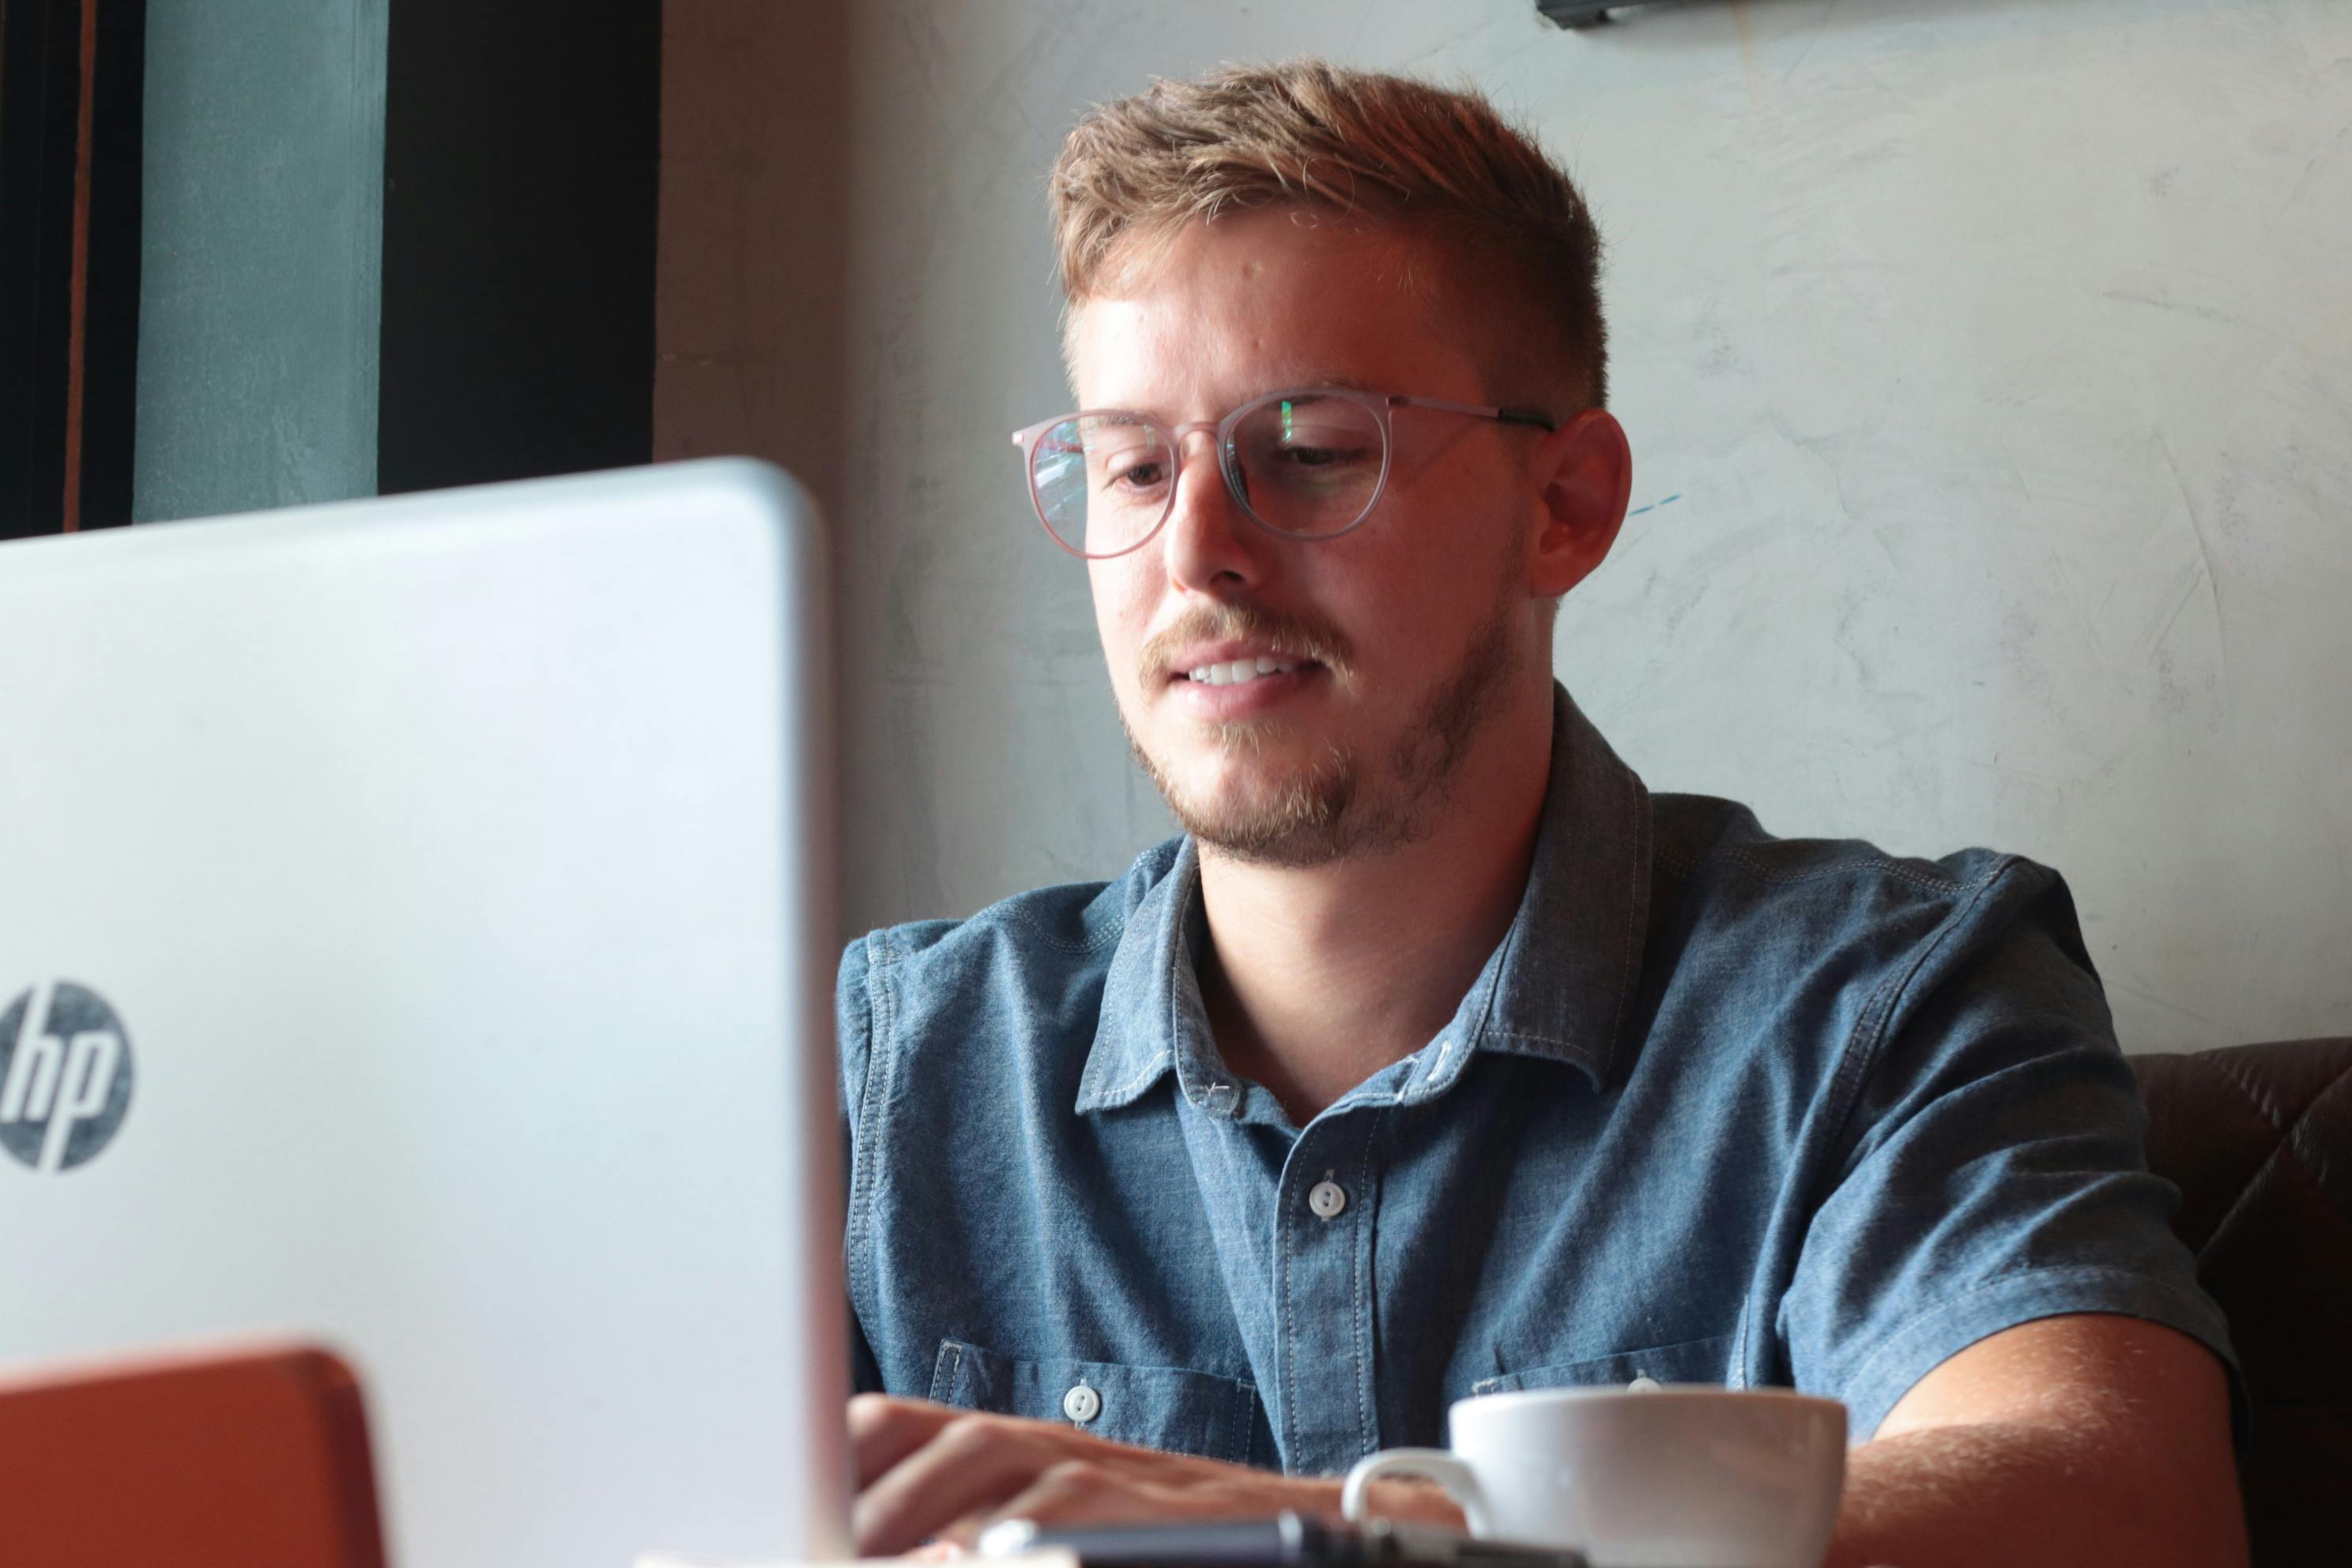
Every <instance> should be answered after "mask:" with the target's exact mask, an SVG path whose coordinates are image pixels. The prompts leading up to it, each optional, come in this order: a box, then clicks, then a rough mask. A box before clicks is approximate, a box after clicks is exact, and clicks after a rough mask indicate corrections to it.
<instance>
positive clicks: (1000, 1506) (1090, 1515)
mask: <svg viewBox="0 0 2352 1568" xmlns="http://www.w3.org/2000/svg"><path fill="white" fill-rule="evenodd" d="M1146 1490H1147V1488H1146V1487H1145V1486H1143V1484H1141V1483H1139V1482H1137V1481H1135V1480H1134V1479H1131V1478H1128V1477H1124V1476H1121V1475H1119V1474H1118V1473H1117V1472H1115V1471H1113V1470H1110V1469H1108V1468H1104V1467H1102V1466H1099V1465H1096V1464H1092V1463H1089V1462H1088V1461H1087V1460H1083V1459H1064V1460H1062V1461H1060V1462H1059V1463H1057V1464H1055V1465H1053V1466H1050V1467H1048V1468H1046V1469H1045V1471H1044V1472H1043V1473H1041V1474H1040V1475H1038V1476H1037V1477H1036V1479H1034V1480H1033V1481H1031V1482H1030V1483H1029V1485H1028V1486H1026V1487H1024V1489H1021V1490H1020V1491H1017V1492H1015V1493H1013V1495H1012V1496H1011V1497H1008V1498H1005V1499H1003V1500H1001V1501H999V1502H998V1503H996V1504H995V1505H994V1506H993V1507H991V1508H987V1509H982V1510H975V1511H973V1512H971V1513H968V1514H966V1515H965V1516H964V1517H963V1518H961V1519H959V1520H957V1521H955V1522H954V1523H952V1524H950V1525H947V1526H945V1527H944V1528H942V1529H941V1530H940V1532H939V1533H940V1540H942V1541H952V1542H957V1543H958V1544H960V1545H963V1546H977V1545H978V1544H979V1543H980V1538H981V1536H982V1534H983V1533H984V1532H986V1531H989V1530H990V1529H992V1528H993V1527H994V1526H996V1525H999V1524H1002V1523H1003V1522H1004V1521H1007V1520H1013V1519H1023V1520H1027V1521H1029V1522H1031V1523H1032V1524H1035V1525H1039V1526H1042V1527H1046V1528H1051V1527H1054V1526H1059V1525H1072V1524H1122V1523H1127V1522H1130V1521H1141V1520H1145V1519H1150V1518H1155V1517H1160V1516H1163V1515H1164V1514H1166V1513H1167V1512H1168V1511H1169V1510H1167V1509H1165V1508H1161V1509H1160V1510H1153V1509H1152V1508H1151V1507H1150V1505H1149V1503H1148V1502H1147V1501H1146V1500H1145V1499H1144V1493H1145V1491H1146Z"/></svg>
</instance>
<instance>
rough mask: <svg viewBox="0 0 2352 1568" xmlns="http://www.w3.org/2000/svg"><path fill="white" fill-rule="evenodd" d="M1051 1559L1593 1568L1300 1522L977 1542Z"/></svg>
mask: <svg viewBox="0 0 2352 1568" xmlns="http://www.w3.org/2000/svg"><path fill="white" fill-rule="evenodd" d="M1047 1549H1056V1550H1060V1551H1064V1552H1071V1553H1072V1554H1074V1555H1075V1556H1076V1558H1077V1560H1078V1562H1079V1563H1080V1564H1081V1565H1082V1568H1327V1565H1328V1568H1590V1565H1589V1564H1588V1563H1586V1561H1585V1558H1584V1554H1583V1553H1582V1552H1575V1551H1570V1550H1568V1549H1565V1548H1556V1547H1549V1546H1523V1545H1519V1544H1517V1543H1516V1542H1505V1541H1480V1540H1476V1539H1475V1538H1473V1537H1471V1536H1467V1535H1463V1534H1460V1533H1458V1532H1456V1531H1446V1530H1433V1529H1415V1528H1412V1527H1411V1526H1403V1525H1395V1524H1391V1523H1390V1522H1389V1521H1386V1520H1374V1521H1370V1522H1369V1523H1367V1524H1365V1525H1363V1526H1361V1527H1360V1528H1358V1527H1353V1526H1347V1525H1338V1526H1334V1525H1328V1524H1326V1523H1324V1522H1323V1521H1321V1520H1319V1519H1316V1518H1313V1517H1311V1516H1309V1515H1307V1514H1302V1513H1294V1512H1283V1513H1278V1514H1276V1515H1275V1516H1274V1517H1273V1518H1272V1519H1208V1520H1186V1521H1171V1522H1169V1523H1164V1524H1123V1525H1087V1526H1079V1527H1076V1528H1072V1529H1065V1530H1048V1529H1041V1528H1039V1527H1038V1526H1036V1525H1034V1524H1031V1523H1030V1522H1029V1521H1026V1520H1013V1521H1008V1522H1007V1523H1004V1524H1000V1525H998V1526H996V1527H995V1528H994V1529H992V1530H991V1531H988V1532H987V1533H986V1534H984V1535H982V1537H981V1538H980V1551H981V1554H982V1556H986V1557H1009V1556H1012V1555H1014V1554H1016V1553H1018V1552H1038V1551H1045V1550H1047Z"/></svg>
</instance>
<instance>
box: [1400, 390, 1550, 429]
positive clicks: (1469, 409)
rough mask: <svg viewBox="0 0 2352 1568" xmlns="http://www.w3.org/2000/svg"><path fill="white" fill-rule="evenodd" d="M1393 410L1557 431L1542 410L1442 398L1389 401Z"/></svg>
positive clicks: (1402, 398) (1407, 398) (1411, 398)
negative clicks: (1424, 411)
mask: <svg viewBox="0 0 2352 1568" xmlns="http://www.w3.org/2000/svg"><path fill="white" fill-rule="evenodd" d="M1389 405H1390V406H1391V407H1392V408H1434V409H1436V410H1437V411H1438V412H1440V413H1441V414H1475V415H1476V416H1478V417H1480V418H1481V419H1499V420H1501V421H1502V422H1503V423H1505V424H1506V425H1533V426H1536V427H1538V429H1543V430H1557V429H1559V425H1558V424H1556V423H1555V422H1554V421H1553V419H1552V417H1551V416H1550V415H1549V414H1546V413H1545V412H1544V411H1543V410H1542V409H1540V408H1517V407H1512V408H1490V407H1488V406H1486V405H1484V404H1478V403H1448V402H1446V401H1445V400H1444V398H1440V397H1404V396H1396V397H1391V398H1390V399H1389Z"/></svg>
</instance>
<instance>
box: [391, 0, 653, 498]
mask: <svg viewBox="0 0 2352 1568" xmlns="http://www.w3.org/2000/svg"><path fill="white" fill-rule="evenodd" d="M660 90H661V6H660V5H659V3H658V0H597V3H593V4H587V5H581V4H569V5H559V4H546V3H543V0H517V3H513V4H501V5H482V4H481V3H480V0H394V5H393V7H392V17H391V34H390V40H389V76H388V89H387V101H386V106H385V115H384V205H383V212H384V219H383V228H384V233H383V380H382V384H381V402H380V405H379V410H380V412H379V426H378V439H377V477H378V482H379V484H380V487H381V488H382V489H383V491H384V492H386V493H390V492H393V491H397V490H412V489H432V488H437V487H440V486H445V485H454V484H467V483H475V482H481V481H487V480H493V479H521V478H528V477H530V476H534V475H540V474H554V473H570V472H576V471H579V470H583V469H590V468H615V467H621V466H625V465H627V464H632V463H642V462H646V461H647V460H648V459H649V458H651V456H652V447H653V367H654V253H655V225H656V176H657V171H658V166H659V156H660V130H661V119H660V114H661V101H660Z"/></svg>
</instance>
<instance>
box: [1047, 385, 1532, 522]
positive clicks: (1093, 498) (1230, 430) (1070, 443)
mask: <svg viewBox="0 0 2352 1568" xmlns="http://www.w3.org/2000/svg"><path fill="white" fill-rule="evenodd" d="M1400 408H1425V409H1428V410H1430V411H1432V412H1433V413H1438V414H1464V415H1468V416H1471V417H1473V418H1476V419H1496V420H1500V421H1502V422H1504V423H1506V424H1510V425H1532V426H1537V427H1538V428H1539V429H1544V430H1552V429H1557V428H1558V426H1556V425H1554V424H1553V423H1552V421H1551V420H1550V418H1549V417H1548V416H1545V415H1543V414H1542V413H1539V412H1538V411H1537V410H1535V409H1531V408H1485V407H1480V406H1479V405H1475V404H1469V403H1446V402H1443V401H1441V400H1439V399H1437V398H1434V397H1406V396H1402V395H1398V394H1394V393H1381V392H1359V391H1356V390H1355V389H1353V388H1351V387H1339V386H1310V387H1305V388H1301V389H1298V390H1297V391H1292V392H1270V393H1268V394H1266V395H1265V396H1264V397H1261V398H1258V399H1257V400H1256V401H1255V402H1252V403H1244V404H1243V405H1241V406H1240V407H1239V408H1236V409H1234V411H1233V412H1232V413H1231V414H1228V415H1226V416H1224V417H1223V419H1219V420H1215V421H1210V420H1205V419H1202V420H1196V421H1194V422H1193V423H1192V424H1189V425H1163V424H1161V423H1160V421H1159V420H1157V419H1154V418H1152V417H1151V416H1149V415H1144V414H1130V413H1128V412H1126V411H1124V410H1121V409H1115V408H1104V409H1091V410H1082V411H1080V412H1078V413H1076V414H1062V415H1057V416H1055V417H1054V418H1051V419H1046V420H1043V421H1041V422H1039V423H1037V424H1035V425H1032V426H1029V428H1027V429H1026V430H1017V431H1015V432H1013V445H1014V446H1015V447H1020V448H1021V460H1022V466H1023V469H1024V472H1025V473H1026V474H1027V476H1028V479H1029V499H1030V500H1031V501H1033V502H1034V504H1035V506H1036V508H1037V521H1040V522H1042V523H1044V524H1045V531H1046V532H1047V533H1048V534H1051V535H1052V536H1053V540H1054V542H1055V543H1056V544H1058V545H1060V546H1061V547H1062V548H1063V549H1065V550H1066V551H1068V552H1070V553H1071V554H1073V555H1077V556H1083V557H1084V558H1086V559H1087V560H1088V561H1106V560H1108V559H1109V558H1111V557H1112V556H1115V555H1124V554H1126V553H1127V552H1129V551H1130V550H1139V549H1141V548H1142V547H1143V546H1144V545H1145V544H1147V543H1149V542H1150V541H1151V537H1152V535H1154V534H1156V533H1158V532H1159V531H1160V524H1161V523H1163V522H1166V521H1168V514H1169V513H1170V512H1171V511H1173V510H1175V507H1176V481H1177V479H1178V477H1179V476H1180V475H1181V472H1182V471H1183V467H1184V448H1183V446H1182V442H1183V438H1184V437H1187V436H1189V435H1191V434H1192V432H1193V431H1195V430H1212V431H1214V432H1215V433H1216V453H1217V468H1218V471H1219V472H1221V473H1222V474H1223V475H1224V479H1225V488H1226V489H1228V490H1230V491H1232V492H1233V497H1234V501H1235V502H1236V503H1237V504H1238V505H1239V506H1240V507H1241V509H1242V510H1243V512H1244V514H1245V515H1247V516H1248V518H1249V520H1250V521H1252V522H1255V523H1256V524H1257V525H1258V526H1259V527H1260V528H1263V529H1265V531H1267V532H1269V533H1278V534H1280V535H1282V536H1283V537H1284V538H1286V539H1334V538H1337V537H1338V536H1339V535H1340V534H1342V533H1345V532H1347V531H1349V529H1351V528H1353V527H1355V526H1356V525H1357V524H1358V523H1360V522H1361V521H1364V519H1366V518H1367V517H1370V515H1371V513H1372V509H1373V508H1374V507H1376V506H1378V505H1380V502H1381V491H1382V490H1383V489H1386V488H1387V486H1388V479H1389V455H1390V453H1391V450H1392V449H1393V448H1394V447H1395V443H1394V442H1393V441H1392V440H1391V439H1390V430H1389V426H1390V421H1391V418H1392V417H1393V416H1394V415H1395V412H1396V410H1398V409H1400Z"/></svg>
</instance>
